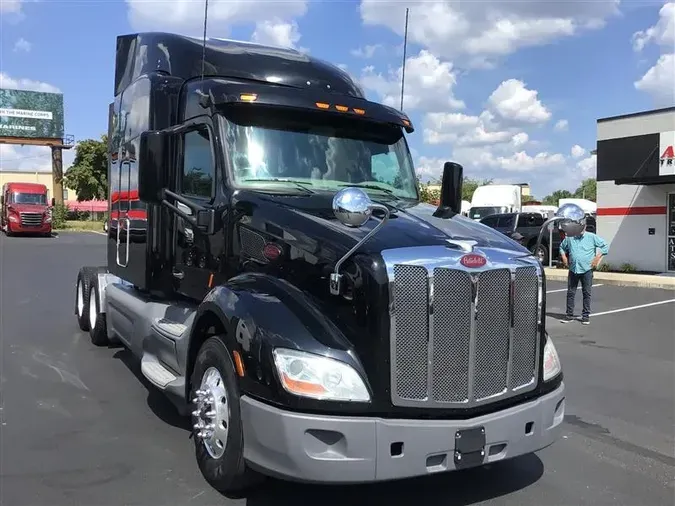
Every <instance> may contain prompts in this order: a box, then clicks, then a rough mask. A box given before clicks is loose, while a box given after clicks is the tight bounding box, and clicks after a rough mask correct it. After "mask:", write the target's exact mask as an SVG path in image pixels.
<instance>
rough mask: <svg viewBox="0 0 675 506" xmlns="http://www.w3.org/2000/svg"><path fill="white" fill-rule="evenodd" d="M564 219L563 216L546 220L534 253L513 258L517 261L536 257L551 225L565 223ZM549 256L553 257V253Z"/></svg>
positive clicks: (540, 230)
mask: <svg viewBox="0 0 675 506" xmlns="http://www.w3.org/2000/svg"><path fill="white" fill-rule="evenodd" d="M564 219H565V218H563V217H562V216H553V217H552V218H549V219H548V220H546V221H545V222H544V224H543V225H542V226H541V228H540V229H539V235H538V236H537V242H536V244H535V246H534V253H532V252H530V253H527V254H525V255H519V256H517V257H513V258H514V259H517V258H527V257H531V256H536V253H537V251H539V247H540V246H541V240H542V238H543V237H544V231H546V230H548V226H549V225H551V224H553V223H555V222H556V221H563V220H564ZM549 246H552V244H549ZM549 254H550V255H552V254H553V252H550V253H549Z"/></svg>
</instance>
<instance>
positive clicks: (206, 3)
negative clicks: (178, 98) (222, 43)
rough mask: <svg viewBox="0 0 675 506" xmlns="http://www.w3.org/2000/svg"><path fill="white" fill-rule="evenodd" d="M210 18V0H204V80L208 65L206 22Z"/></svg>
mask: <svg viewBox="0 0 675 506" xmlns="http://www.w3.org/2000/svg"><path fill="white" fill-rule="evenodd" d="M208 19H209V0H204V37H203V40H202V81H203V80H204V66H205V65H206V24H207V22H208Z"/></svg>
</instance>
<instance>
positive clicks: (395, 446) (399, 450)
mask: <svg viewBox="0 0 675 506" xmlns="http://www.w3.org/2000/svg"><path fill="white" fill-rule="evenodd" d="M390 453H391V456H392V457H401V456H403V442H402V441H399V442H396V443H391V448H390Z"/></svg>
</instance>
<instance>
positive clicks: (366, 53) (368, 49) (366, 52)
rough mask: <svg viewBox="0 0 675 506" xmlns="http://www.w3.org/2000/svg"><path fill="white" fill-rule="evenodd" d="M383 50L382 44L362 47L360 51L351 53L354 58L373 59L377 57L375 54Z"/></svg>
mask: <svg viewBox="0 0 675 506" xmlns="http://www.w3.org/2000/svg"><path fill="white" fill-rule="evenodd" d="M381 49H382V44H370V45H365V46H363V47H360V48H358V49H352V50H351V51H350V53H351V54H352V56H355V57H357V58H365V59H368V58H372V57H373V56H375V53H376V52H377V51H379V50H381Z"/></svg>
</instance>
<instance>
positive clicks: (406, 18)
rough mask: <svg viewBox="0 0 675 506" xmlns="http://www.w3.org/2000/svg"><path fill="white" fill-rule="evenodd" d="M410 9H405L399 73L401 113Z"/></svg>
mask: <svg viewBox="0 0 675 506" xmlns="http://www.w3.org/2000/svg"><path fill="white" fill-rule="evenodd" d="M409 11H410V9H408V8H407V7H406V9H405V31H404V35H403V72H401V112H403V91H404V89H405V58H406V50H407V48H408V13H409Z"/></svg>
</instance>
